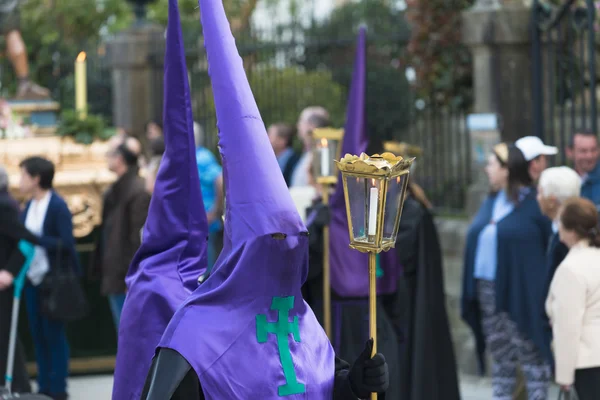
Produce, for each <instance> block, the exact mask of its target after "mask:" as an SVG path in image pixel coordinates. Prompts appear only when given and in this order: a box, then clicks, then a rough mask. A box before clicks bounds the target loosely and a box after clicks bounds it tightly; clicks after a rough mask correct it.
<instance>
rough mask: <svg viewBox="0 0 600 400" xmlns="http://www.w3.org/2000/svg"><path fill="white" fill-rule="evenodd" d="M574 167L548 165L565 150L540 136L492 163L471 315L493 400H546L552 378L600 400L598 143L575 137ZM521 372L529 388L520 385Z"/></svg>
mask: <svg viewBox="0 0 600 400" xmlns="http://www.w3.org/2000/svg"><path fill="white" fill-rule="evenodd" d="M564 151H565V152H566V155H567V157H568V159H569V160H570V161H571V163H572V166H573V168H570V167H566V166H557V167H552V168H547V164H548V158H549V157H552V156H554V155H556V154H558V152H559V149H558V148H556V147H553V146H547V145H545V144H544V143H543V142H542V141H541V140H540V139H539V138H537V137H532V136H528V137H523V138H521V139H519V140H517V141H516V142H515V143H500V144H498V145H496V146H495V147H494V149H493V152H492V154H491V155H490V156H489V160H488V164H487V166H486V173H487V176H488V178H489V184H490V188H491V191H490V194H489V195H488V196H487V198H486V199H485V201H484V202H483V204H482V205H481V207H480V209H479V211H478V213H477V214H476V216H475V217H474V219H473V221H472V223H471V226H470V229H469V231H468V234H467V245H466V250H465V260H464V262H465V268H464V277H463V296H462V316H463V318H464V319H465V321H466V322H467V323H468V324H469V325H470V327H471V328H472V330H473V333H474V335H475V338H476V342H477V352H478V354H479V362H480V369H481V371H482V372H483V371H485V369H486V367H487V365H486V359H485V357H484V354H485V350H487V351H488V352H489V354H490V355H491V361H492V362H491V376H492V383H493V397H492V398H493V399H494V400H500V399H511V398H513V395H514V394H515V393H516V392H519V390H521V391H525V392H526V394H527V395H526V396H525V397H526V398H528V399H530V400H533V399H545V398H547V393H548V385H549V383H550V382H551V379H552V378H553V377H554V380H555V381H556V382H557V383H558V384H559V385H560V386H561V389H562V390H563V391H564V392H572V391H576V392H577V395H578V396H579V397H578V398H579V399H580V400H591V399H598V398H600V336H599V335H598V333H600V303H599V302H598V299H599V298H600V297H599V296H600V270H596V268H597V265H598V263H599V262H600V249H599V248H598V247H599V245H600V232H599V228H598V208H599V207H600V164H599V163H598V155H599V153H598V139H597V136H596V135H595V134H594V133H592V132H586V131H579V132H577V133H575V134H574V135H573V136H572V138H571V140H570V142H569V145H568V147H567V148H566V149H564ZM518 370H520V372H521V375H522V377H523V381H524V385H521V386H519V385H518V383H519V379H518V376H519V375H518Z"/></svg>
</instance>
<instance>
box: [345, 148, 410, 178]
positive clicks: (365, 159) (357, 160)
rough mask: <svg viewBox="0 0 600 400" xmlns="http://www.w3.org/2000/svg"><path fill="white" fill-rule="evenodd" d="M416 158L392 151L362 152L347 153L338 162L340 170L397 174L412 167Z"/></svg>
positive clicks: (373, 173)
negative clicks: (397, 154) (371, 153)
mask: <svg viewBox="0 0 600 400" xmlns="http://www.w3.org/2000/svg"><path fill="white" fill-rule="evenodd" d="M414 159H415V158H414V157H413V158H408V159H405V158H403V157H401V156H396V155H394V154H392V153H387V152H386V153H383V154H373V155H372V156H369V155H367V154H365V153H362V154H361V155H360V156H355V155H352V154H346V155H345V156H344V158H342V159H341V160H340V161H336V164H337V166H338V168H339V169H340V171H342V172H350V173H355V174H364V175H378V176H395V175H401V174H403V173H405V172H407V171H408V170H409V169H410V166H411V164H412V162H413V160H414Z"/></svg>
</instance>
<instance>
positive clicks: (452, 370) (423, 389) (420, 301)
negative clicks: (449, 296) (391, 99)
mask: <svg viewBox="0 0 600 400" xmlns="http://www.w3.org/2000/svg"><path fill="white" fill-rule="evenodd" d="M430 207H431V206H430V203H429V201H428V200H427V198H426V197H425V195H424V192H423V190H422V189H421V188H420V187H419V186H417V185H416V184H414V183H412V182H410V183H409V188H408V195H407V198H406V200H405V202H404V208H403V211H402V218H401V220H400V227H399V229H398V237H397V241H396V250H395V251H396V252H397V254H398V260H399V262H400V263H401V264H402V266H403V267H404V268H403V271H404V273H403V276H401V278H400V279H399V282H398V291H397V292H396V294H394V295H390V296H387V297H386V299H385V308H386V311H387V312H388V315H389V316H390V319H391V320H392V321H393V323H394V326H395V328H396V331H397V333H398V336H399V337H400V339H401V341H402V344H401V357H400V359H401V361H400V365H401V368H400V369H401V375H402V378H401V386H402V389H401V393H402V394H401V397H400V399H402V400H424V399H427V400H459V399H460V390H459V384H458V377H457V368H456V358H455V355H454V348H453V344H452V336H451V333H450V327H449V323H448V315H447V312H446V296H445V292H444V272H443V266H442V251H441V247H440V241H439V237H438V233H437V229H436V226H435V222H434V219H433V215H432V214H431V211H430Z"/></svg>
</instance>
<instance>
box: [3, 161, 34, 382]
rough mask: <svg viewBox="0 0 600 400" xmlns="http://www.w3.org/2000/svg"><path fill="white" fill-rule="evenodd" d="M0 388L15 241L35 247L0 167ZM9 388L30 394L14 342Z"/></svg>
mask: <svg viewBox="0 0 600 400" xmlns="http://www.w3.org/2000/svg"><path fill="white" fill-rule="evenodd" d="M0 221H2V222H1V223H0V387H1V386H4V385H5V383H6V382H5V378H4V377H5V376H6V359H7V358H8V339H9V335H10V327H11V318H12V303H13V294H14V293H13V286H12V285H13V280H14V278H15V277H16V276H17V275H18V274H19V271H20V270H21V267H22V266H23V263H24V262H25V257H24V256H23V254H22V253H21V252H20V251H19V249H18V243H19V240H22V239H24V240H27V241H28V242H31V243H33V244H39V242H38V239H37V237H36V236H35V235H33V234H32V233H31V232H29V231H28V230H27V229H26V228H25V226H24V225H23V224H22V223H21V221H20V220H19V207H18V204H17V202H16V201H15V200H14V199H13V198H12V196H11V195H10V193H9V192H8V174H7V173H6V170H5V169H4V167H2V166H1V165H0ZM12 385H13V386H12V388H13V391H14V392H17V393H29V392H31V385H30V384H29V375H28V374H27V370H26V369H25V353H24V351H23V346H22V344H21V341H20V340H18V339H17V348H16V351H15V364H14V370H13V381H12Z"/></svg>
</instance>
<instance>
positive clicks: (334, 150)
mask: <svg viewBox="0 0 600 400" xmlns="http://www.w3.org/2000/svg"><path fill="white" fill-rule="evenodd" d="M338 147H339V141H338V140H334V139H326V138H316V139H315V140H314V146H313V150H314V151H313V174H314V176H316V177H321V176H336V175H337V166H336V165H335V159H336V158H338Z"/></svg>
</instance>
